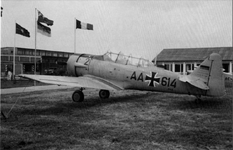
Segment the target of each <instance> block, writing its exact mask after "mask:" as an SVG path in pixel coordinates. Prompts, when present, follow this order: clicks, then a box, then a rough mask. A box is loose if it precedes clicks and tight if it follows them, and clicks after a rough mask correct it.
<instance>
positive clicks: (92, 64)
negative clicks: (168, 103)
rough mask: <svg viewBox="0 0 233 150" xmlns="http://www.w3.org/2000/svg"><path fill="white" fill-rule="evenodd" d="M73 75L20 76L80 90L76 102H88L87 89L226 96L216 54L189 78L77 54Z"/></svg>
mask: <svg viewBox="0 0 233 150" xmlns="http://www.w3.org/2000/svg"><path fill="white" fill-rule="evenodd" d="M67 71H68V74H69V76H50V75H29V74H21V75H19V76H20V77H24V78H28V79H32V80H36V81H40V82H44V83H50V84H57V85H67V86H75V87H79V89H78V90H76V91H74V93H73V94H72V99H73V101H75V102H82V101H83V100H84V94H83V92H82V91H83V90H84V89H85V88H94V89H100V91H99V96H100V98H101V99H106V98H109V96H110V92H109V91H111V90H143V91H158V92H168V93H177V94H189V95H194V96H196V97H197V99H198V100H200V97H201V96H211V97H219V96H223V95H225V85H224V78H223V73H222V58H221V56H220V55H219V54H217V53H213V54H211V55H210V56H209V57H208V58H206V59H205V60H204V61H203V62H202V63H201V64H200V66H199V67H198V68H196V69H195V70H194V71H193V72H192V73H191V74H189V75H180V74H178V73H175V72H171V71H168V70H165V69H163V68H158V67H156V66H154V64H153V63H151V62H149V61H148V60H146V59H143V58H137V57H133V56H131V55H129V56H127V55H123V54H122V53H118V54H117V53H112V52H107V53H105V54H104V55H91V54H74V55H71V56H70V57H69V59H68V61H67Z"/></svg>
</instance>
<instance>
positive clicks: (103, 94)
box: [99, 90, 110, 99]
mask: <svg viewBox="0 0 233 150" xmlns="http://www.w3.org/2000/svg"><path fill="white" fill-rule="evenodd" d="M99 96H100V98H101V99H106V98H109V96H110V92H109V91H108V90H100V92H99Z"/></svg>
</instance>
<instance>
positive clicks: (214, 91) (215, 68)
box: [190, 53, 225, 96]
mask: <svg viewBox="0 0 233 150" xmlns="http://www.w3.org/2000/svg"><path fill="white" fill-rule="evenodd" d="M190 76H193V77H195V78H199V80H201V81H203V82H204V83H205V84H206V85H207V86H208V87H209V89H208V90H207V93H206V95H207V96H222V95H224V94H225V82H224V77H223V71H222V58H221V56H220V55H219V54H217V53H212V54H211V55H210V56H209V57H208V58H207V59H205V60H204V61H203V62H202V63H201V64H200V66H199V67H198V68H197V69H196V70H194V71H193V72H192V73H191V74H190Z"/></svg>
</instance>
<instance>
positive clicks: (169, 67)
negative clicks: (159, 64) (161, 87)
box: [164, 64, 172, 71]
mask: <svg viewBox="0 0 233 150" xmlns="http://www.w3.org/2000/svg"><path fill="white" fill-rule="evenodd" d="M164 69H166V70H170V71H172V64H164Z"/></svg>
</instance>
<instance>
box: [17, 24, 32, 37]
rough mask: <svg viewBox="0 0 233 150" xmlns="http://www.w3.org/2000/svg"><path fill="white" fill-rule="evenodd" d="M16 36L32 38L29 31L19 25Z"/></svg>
mask: <svg viewBox="0 0 233 150" xmlns="http://www.w3.org/2000/svg"><path fill="white" fill-rule="evenodd" d="M16 34H20V35H23V36H26V37H30V33H29V32H28V30H27V29H25V28H23V27H21V26H20V25H19V24H17V23H16Z"/></svg>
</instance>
